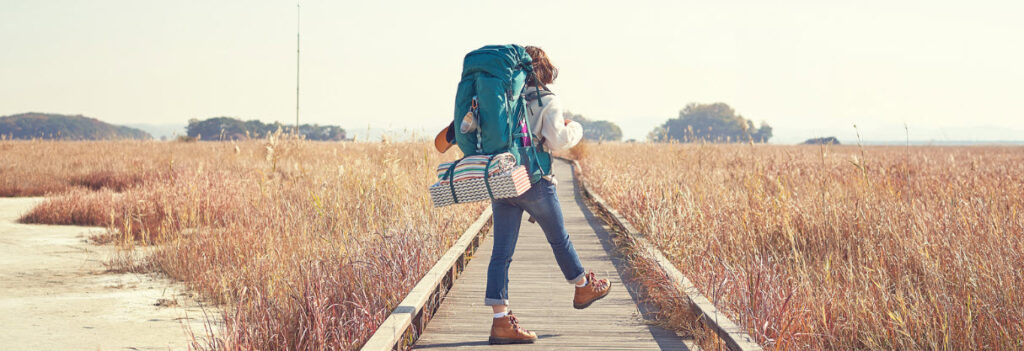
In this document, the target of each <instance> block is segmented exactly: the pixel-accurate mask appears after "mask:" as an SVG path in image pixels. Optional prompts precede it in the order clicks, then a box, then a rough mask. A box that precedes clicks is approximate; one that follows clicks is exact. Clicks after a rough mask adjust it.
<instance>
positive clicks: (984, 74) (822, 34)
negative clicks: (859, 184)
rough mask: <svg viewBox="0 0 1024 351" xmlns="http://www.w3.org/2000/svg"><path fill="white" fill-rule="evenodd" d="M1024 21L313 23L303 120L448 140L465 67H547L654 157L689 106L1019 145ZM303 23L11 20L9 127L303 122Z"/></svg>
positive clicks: (570, 15)
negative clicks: (56, 118) (652, 148)
mask: <svg viewBox="0 0 1024 351" xmlns="http://www.w3.org/2000/svg"><path fill="white" fill-rule="evenodd" d="M1022 10H1024V5H1022V3H1021V2H1013V1H978V2H947V1H908V2H892V1H884V2H883V1H867V2H842V3H840V2H821V1H788V2H785V3H784V4H777V3H774V2H755V1H748V2H738V1H729V2H716V3H704V2H683V1H632V2H622V1H550V2H546V1H545V2H486V3H484V2H470V1H465V2H462V1H444V2H441V1H405V2H378V1H366V2H362V1H361V2H348V1H346V2H338V1H303V2H302V7H301V31H302V35H301V36H302V38H301V46H302V54H301V55H302V56H301V119H302V122H303V123H319V124H337V125H341V126H342V127H344V128H346V129H348V130H350V131H352V130H359V129H367V128H368V127H369V128H387V129H410V130H426V131H434V130H437V129H439V128H441V127H442V126H444V125H445V124H447V122H449V121H450V119H451V118H452V109H453V101H454V95H455V85H456V83H457V82H458V80H459V78H460V77H459V74H460V70H461V65H462V57H463V55H465V54H466V53H467V52H469V51H471V50H473V49H476V48H478V47H480V46H483V45H487V44H505V43H517V44H523V45H536V46H540V47H542V48H544V49H545V50H546V51H547V52H548V53H549V55H550V57H551V59H552V61H553V62H554V63H555V65H557V66H558V67H559V69H560V74H559V77H558V80H557V81H556V84H555V85H553V86H552V89H553V90H554V91H555V92H556V93H557V94H559V95H560V96H561V97H562V98H563V101H564V104H565V105H566V106H568V108H569V109H570V110H571V111H572V112H574V113H579V114H582V115H584V116H586V117H588V118H589V119H592V120H610V121H613V122H615V123H617V124H618V125H619V126H621V127H622V130H623V132H624V139H637V140H643V139H644V138H645V136H646V135H647V132H649V131H650V130H651V129H653V128H654V127H656V126H658V125H660V124H661V123H662V122H664V121H665V120H666V119H668V118H674V117H676V116H677V115H678V112H679V110H680V109H681V108H682V107H683V106H685V105H686V104H687V103H690V102H707V103H709V102H725V103H728V104H729V105H730V106H732V107H733V108H735V109H736V111H737V112H738V113H740V114H742V115H743V116H744V117H746V118H750V119H752V120H754V121H755V122H760V121H766V122H768V123H769V124H771V125H772V127H774V130H775V138H773V139H772V140H771V141H772V142H775V143H794V142H799V141H802V140H803V139H805V138H809V137H812V136H820V135H836V136H839V137H840V139H841V140H843V141H844V142H846V141H847V140H848V139H846V138H849V137H850V136H851V135H853V133H854V130H853V127H852V126H853V125H854V124H857V125H858V128H859V129H860V131H861V133H862V136H863V137H864V138H865V139H867V140H902V139H903V138H904V134H905V131H904V127H903V126H904V124H906V125H907V126H908V128H909V130H910V132H909V134H910V138H911V139H929V138H931V139H938V140H942V138H945V140H974V139H990V140H1021V139H1024V137H1022V136H1021V133H1024V127H1022V126H1021V125H1020V121H1021V120H1022V117H1024V106H1022V103H1021V97H1022V96H1024V84H1022V83H1024V68H1022V65H1021V64H1020V63H1021V62H1024V40H1021V39H1020V35H1021V33H1024V24H1022V23H1024V22H1022V21H1020V15H1021V14H1022V13H1024V11H1022ZM295 32H296V4H295V2H287V1H174V2H170V1H127V0H123V1H113V0H110V1H21V0H13V1H12V0H6V1H4V2H3V4H2V5H0V47H2V50H0V116H2V115H11V114H17V113H22V112H29V111H37V112H52V113H62V114H83V115H86V116H89V117H95V118H99V119H101V120H104V121H108V122H112V123H118V124H138V123H148V124H180V125H182V126H184V125H185V123H186V122H187V120H188V119H190V118H199V119H203V118H208V117H215V116H235V117H239V118H242V119H260V120H263V121H268V122H269V121H281V122H284V123H294V121H295V69H296V67H295V65H296V57H295V45H296V33H295Z"/></svg>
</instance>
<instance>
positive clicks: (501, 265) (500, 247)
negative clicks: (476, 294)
mask: <svg viewBox="0 0 1024 351" xmlns="http://www.w3.org/2000/svg"><path fill="white" fill-rule="evenodd" d="M491 209H492V211H493V213H494V231H493V233H494V234H493V236H494V248H492V249H491V263H490V266H488V267H487V292H486V294H485V298H484V304H486V305H488V306H492V305H508V267H509V265H510V264H511V263H512V254H513V253H514V252H515V249H516V241H517V240H518V239H519V225H520V223H522V220H523V211H524V210H525V211H526V212H527V213H529V214H530V215H531V216H533V219H535V220H537V224H539V225H540V228H541V229H542V230H544V235H545V236H547V239H548V244H551V251H553V252H554V253H555V261H556V262H558V267H559V268H561V269H562V274H563V275H565V280H567V281H569V282H570V283H572V282H575V281H577V280H579V279H580V278H582V277H583V274H584V271H583V264H581V263H580V258H579V256H577V255H576V249H575V248H573V246H572V241H570V240H569V233H568V232H566V231H565V223H564V221H563V219H562V207H561V206H560V205H559V204H558V195H557V194H556V193H555V186H554V185H553V184H551V182H549V181H548V180H546V179H541V180H540V181H538V182H537V183H534V184H533V186H532V187H531V188H530V190H527V191H526V192H525V193H523V194H522V195H520V196H519V197H514V198H509V199H497V200H493V201H491Z"/></svg>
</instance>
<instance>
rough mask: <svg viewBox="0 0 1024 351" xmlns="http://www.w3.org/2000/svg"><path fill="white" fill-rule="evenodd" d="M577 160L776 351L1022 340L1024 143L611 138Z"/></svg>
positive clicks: (990, 345) (1004, 344)
mask: <svg viewBox="0 0 1024 351" xmlns="http://www.w3.org/2000/svg"><path fill="white" fill-rule="evenodd" d="M572 156H573V157H574V158H577V159H579V161H580V162H581V164H582V167H583V171H584V172H583V173H584V177H585V180H586V182H587V184H588V186H589V187H590V188H591V189H592V190H593V191H596V192H597V193H599V194H601V195H602V196H603V197H604V198H605V199H606V200H607V201H608V202H609V203H610V205H611V206H613V207H615V208H616V209H618V210H619V211H620V212H621V213H622V214H623V215H624V216H625V217H627V219H628V220H629V221H630V222H631V223H632V224H633V225H635V226H636V227H637V229H638V230H640V231H641V232H643V233H645V235H647V236H648V238H649V239H650V240H651V241H652V242H654V243H655V245H657V246H659V248H660V249H661V250H662V251H663V252H664V253H665V254H666V256H667V257H669V258H670V259H671V260H672V261H673V263H674V264H675V265H676V266H677V267H678V268H679V269H680V270H681V271H682V272H683V273H684V274H685V275H687V276H688V277H689V278H690V279H691V280H692V281H693V282H694V283H695V284H696V285H697V287H698V288H699V289H700V290H701V291H702V292H703V293H704V294H705V295H706V296H708V297H709V298H710V299H711V300H712V301H713V302H714V303H715V304H716V305H717V306H718V307H719V308H723V309H724V310H726V312H727V313H728V314H729V315H730V317H731V318H732V319H733V320H734V321H735V322H737V323H739V324H741V325H743V326H744V327H746V329H747V330H748V332H749V333H750V334H751V335H752V336H754V337H755V338H756V339H757V340H758V342H759V343H761V344H762V345H763V346H765V347H766V349H840V350H845V349H884V350H919V349H930V350H940V349H961V350H977V349H1022V348H1024V341H1022V338H1021V335H1024V270H1022V269H1021V267H1024V213H1022V212H1024V148H1020V147H864V148H861V147H856V146H825V147H819V146H768V145H708V144H617V143H605V144H600V145H594V144H591V145H586V146H585V147H583V148H580V149H577V150H574V152H573V153H572ZM663 306H669V304H668V303H666V304H663ZM672 315H685V314H683V313H675V314H673V313H671V311H670V312H669V313H665V314H663V316H667V318H666V321H665V322H667V323H675V324H676V326H677V327H679V328H680V329H685V328H686V326H684V325H683V324H686V322H685V321H679V320H672V318H671V316H672Z"/></svg>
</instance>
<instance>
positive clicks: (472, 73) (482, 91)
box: [454, 45, 551, 183]
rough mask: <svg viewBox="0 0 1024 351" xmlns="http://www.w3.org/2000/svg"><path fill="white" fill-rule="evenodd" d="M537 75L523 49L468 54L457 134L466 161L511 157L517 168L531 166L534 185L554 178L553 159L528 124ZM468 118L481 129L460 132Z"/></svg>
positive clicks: (503, 47) (492, 49) (457, 104)
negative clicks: (531, 84) (529, 80)
mask: <svg viewBox="0 0 1024 351" xmlns="http://www.w3.org/2000/svg"><path fill="white" fill-rule="evenodd" d="M531 74H534V73H533V60H532V59H531V58H530V55H529V54H527V53H526V49H524V48H523V47H521V46H519V45H488V46H484V47H482V48H480V49H477V50H474V51H471V52H470V53H468V54H466V57H465V59H463V61H462V80H460V81H459V87H458V91H456V93H455V124H454V129H455V142H456V144H458V145H459V149H461V150H462V153H463V154H464V155H465V156H473V155H495V154H499V153H503V152H509V153H511V154H512V155H514V156H515V158H516V160H517V164H519V165H524V166H526V168H527V170H528V172H529V174H530V182H531V183H536V182H537V181H538V180H540V178H541V177H542V176H545V175H548V174H551V155H550V154H548V153H547V152H545V151H544V150H543V147H542V146H539V145H533V144H534V143H533V136H532V135H531V133H530V131H531V129H530V121H529V118H526V101H525V97H524V95H525V94H524V90H525V86H526V77H527V76H529V75H531ZM538 102H540V101H538ZM540 103H541V106H543V102H540ZM467 113H471V114H472V116H473V117H474V119H475V121H476V125H477V127H476V128H475V130H473V131H470V132H468V133H463V132H462V131H461V130H460V127H459V126H460V125H461V123H462V120H463V118H464V117H465V116H466V115H467ZM538 148H539V149H540V150H537V149H538Z"/></svg>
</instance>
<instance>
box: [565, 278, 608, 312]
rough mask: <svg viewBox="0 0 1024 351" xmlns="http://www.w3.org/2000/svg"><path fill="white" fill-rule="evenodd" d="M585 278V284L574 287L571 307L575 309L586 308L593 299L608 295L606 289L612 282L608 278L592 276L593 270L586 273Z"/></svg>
mask: <svg viewBox="0 0 1024 351" xmlns="http://www.w3.org/2000/svg"><path fill="white" fill-rule="evenodd" d="M586 278H587V285H586V286H584V287H582V288H576V296H574V297H573V299H572V307H575V308H576V309H577V310H582V309H584V308H587V307H589V306H590V304H592V303H594V301H597V300H600V299H602V298H604V297H605V296H608V291H610V290H611V289H612V283H609V282H608V279H597V278H594V272H590V273H587V275H586Z"/></svg>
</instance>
